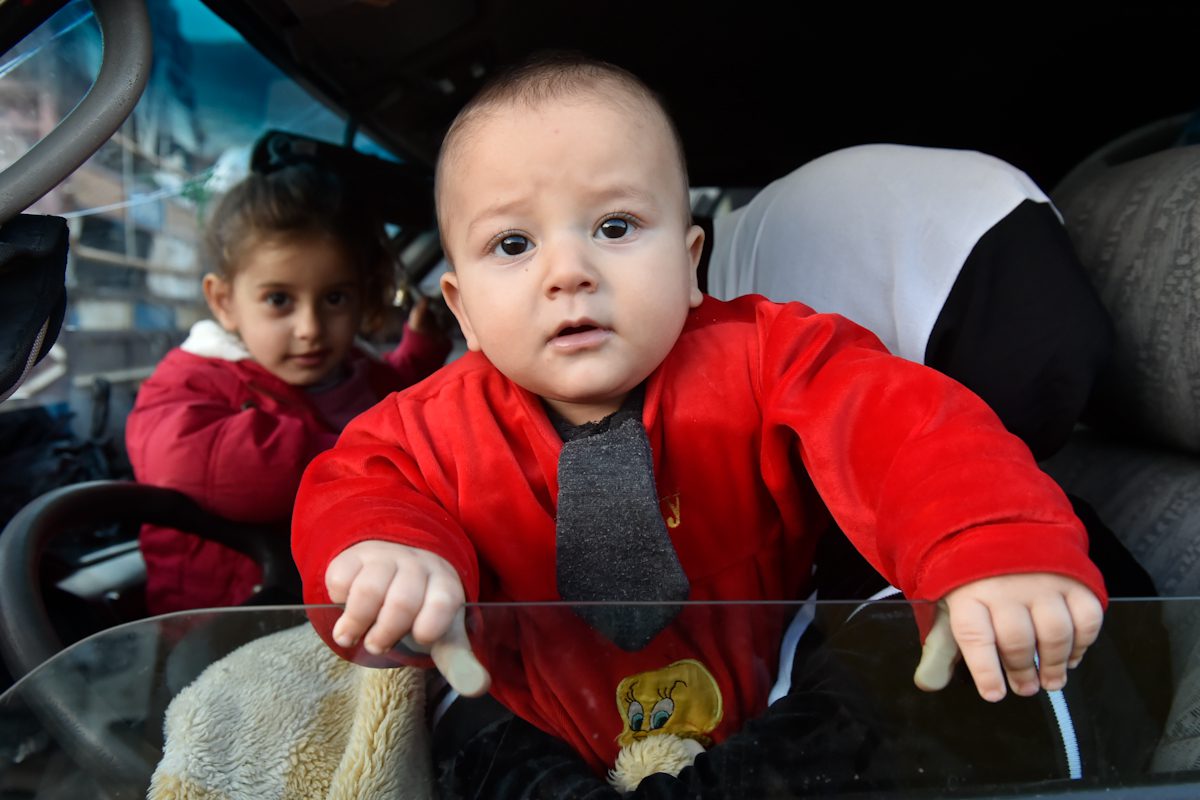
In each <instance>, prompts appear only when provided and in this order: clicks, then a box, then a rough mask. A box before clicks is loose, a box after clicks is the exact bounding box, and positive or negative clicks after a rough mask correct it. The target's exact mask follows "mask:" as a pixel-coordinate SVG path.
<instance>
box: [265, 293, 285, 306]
mask: <svg viewBox="0 0 1200 800" xmlns="http://www.w3.org/2000/svg"><path fill="white" fill-rule="evenodd" d="M263 301H264V302H266V304H267V305H269V306H271V307H272V308H283V307H284V306H286V305H287V304H288V296H287V295H286V294H284V293H283V292H271V293H270V294H268V295H267V296H266V297H264V298H263Z"/></svg>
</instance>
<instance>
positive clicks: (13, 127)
mask: <svg viewBox="0 0 1200 800" xmlns="http://www.w3.org/2000/svg"><path fill="white" fill-rule="evenodd" d="M146 5H147V11H148V13H149V17H150V24H151V29H152V33H153V38H154V50H153V52H154V61H153V69H152V72H151V76H150V80H149V83H148V84H147V87H146V90H145V92H144V93H143V95H142V97H141V99H140V100H139V102H138V103H137V105H136V107H135V108H134V111H133V113H132V114H131V115H130V117H129V118H128V119H127V120H126V121H125V123H124V124H123V125H122V126H121V129H120V130H119V131H118V132H117V133H116V135H114V136H113V137H112V138H111V139H110V140H109V141H108V142H107V143H106V144H104V145H103V146H102V147H101V148H100V149H99V151H97V152H96V153H95V154H94V155H93V156H92V157H91V158H90V159H88V161H87V162H85V163H84V164H83V165H82V166H81V167H80V168H79V169H78V170H76V171H75V172H74V173H73V174H72V175H71V176H70V177H69V178H67V179H66V180H65V181H63V182H62V184H60V185H59V186H58V187H56V188H55V189H54V190H52V191H51V192H49V193H48V194H46V195H45V196H44V197H43V198H41V199H40V200H39V201H38V202H37V203H36V204H35V205H34V206H33V207H31V208H30V209H29V213H40V214H55V215H58V216H61V217H65V218H66V219H67V221H68V226H69V228H70V252H69V262H68V267H67V289H68V301H69V305H68V308H67V316H66V320H65V325H64V331H63V334H62V336H61V337H60V339H59V342H58V344H57V346H56V347H55V349H54V351H53V353H52V354H51V355H50V357H48V358H47V359H45V360H44V361H43V362H42V363H41V364H39V365H38V367H37V368H36V369H35V371H34V372H33V373H32V374H31V375H30V376H29V378H28V379H27V380H26V382H25V384H24V385H22V386H21V387H20V389H19V390H18V391H17V393H16V395H15V396H14V397H13V398H12V399H11V400H10V401H9V402H7V403H6V404H5V411H12V410H15V409H18V408H21V407H22V406H31V405H40V406H44V407H51V408H53V407H55V406H56V405H57V406H61V407H62V408H63V410H65V409H66V408H67V407H68V406H69V407H70V410H71V411H73V412H74V413H75V415H76V416H77V418H79V419H88V418H89V416H90V412H91V411H92V402H91V395H92V394H93V393H94V388H95V386H96V385H97V382H98V381H101V382H104V385H105V386H106V389H105V391H106V392H109V391H111V397H110V398H106V406H111V409H108V408H106V411H107V412H108V413H109V414H110V415H111V422H112V426H113V432H114V433H115V434H116V436H117V438H119V437H120V429H121V427H122V421H123V419H124V416H125V414H126V413H127V412H128V409H129V407H130V406H131V405H132V398H133V393H134V390H135V388H136V385H137V382H138V381H140V380H141V379H143V378H145V377H147V376H148V375H149V374H150V372H151V371H152V370H153V368H154V366H155V365H156V364H157V362H158V360H159V359H160V358H161V357H162V355H163V354H164V353H165V352H166V351H167V350H168V349H169V348H170V347H172V346H173V345H175V344H178V343H179V342H180V341H182V339H183V336H184V335H185V334H186V331H187V330H188V328H189V327H190V326H191V325H192V324H193V323H194V322H195V321H197V320H199V319H203V318H206V317H207V316H208V310H207V307H206V306H205V303H204V300H203V297H202V295H201V277H202V274H203V272H204V265H203V263H202V258H201V247H200V244H201V241H200V240H201V230H202V226H203V221H204V217H205V212H206V209H207V208H208V205H209V201H210V199H212V198H213V197H214V196H215V195H217V194H218V193H220V192H222V191H223V190H224V189H226V188H227V187H229V186H230V185H232V184H233V183H234V182H236V181H237V180H238V179H239V178H241V177H242V176H244V175H245V174H246V172H247V171H248V169H249V156H250V151H251V147H252V145H253V144H254V142H255V141H256V139H257V138H258V137H259V136H261V135H262V134H263V133H264V132H265V131H267V130H270V129H275V130H282V131H287V132H291V133H296V134H302V135H305V136H310V137H313V138H316V139H320V140H323V141H330V142H336V143H343V142H344V140H345V137H346V131H347V123H346V121H345V120H344V119H343V118H342V117H340V116H339V115H337V114H335V113H334V112H333V111H331V110H330V109H329V108H328V107H327V106H325V105H324V104H322V103H321V102H320V101H319V100H318V99H316V98H314V97H313V96H312V95H311V94H309V93H308V92H307V91H306V90H305V89H304V88H303V87H302V86H300V85H299V84H298V83H296V82H295V81H294V80H292V79H291V78H289V77H287V76H286V75H285V74H284V73H283V72H282V71H280V70H279V69H278V68H277V67H276V66H275V65H273V64H272V63H271V62H270V61H268V60H267V59H266V58H265V57H264V56H263V55H262V54H261V53H259V52H258V51H257V50H255V49H254V48H252V47H251V46H250V45H249V44H248V43H247V42H246V41H245V40H244V39H243V38H242V37H241V36H240V34H238V33H237V32H236V31H234V30H233V29H232V28H231V27H229V26H228V25H227V24H225V22H223V21H222V20H221V19H220V18H219V17H217V16H216V15H215V14H213V12H212V11H210V10H209V9H208V8H207V7H206V6H205V5H204V4H203V3H202V2H200V0H149V2H147V3H146ZM100 56H101V41H100V31H99V28H98V26H97V24H96V22H95V19H94V17H93V15H92V10H91V6H90V5H89V4H88V3H87V2H84V0H72V2H69V3H67V4H66V6H64V7H63V8H62V9H61V10H59V11H58V12H57V13H56V14H55V15H54V16H52V17H51V18H50V19H49V20H47V21H46V22H45V23H44V24H43V25H42V26H41V27H40V28H39V29H38V30H37V31H35V32H34V33H33V34H31V35H30V36H27V37H26V38H25V39H24V40H23V41H22V42H21V43H20V44H19V45H18V46H17V47H15V48H13V49H12V50H11V51H9V52H8V53H5V54H4V56H3V60H2V61H0V92H2V93H3V97H4V98H5V101H4V103H3V104H0V169H2V168H4V167H5V166H7V165H9V164H11V163H13V162H14V161H15V160H16V159H18V158H19V157H20V156H21V155H23V154H24V153H25V152H27V151H28V150H29V149H30V148H31V147H32V146H33V145H34V144H35V143H36V142H37V141H39V140H40V139H41V138H42V137H44V136H45V135H46V134H47V133H49V132H50V131H51V130H52V129H53V128H54V126H55V125H56V124H58V122H59V121H60V120H62V119H63V117H65V116H66V114H67V113H68V112H69V111H70V110H71V109H72V108H73V107H74V106H75V105H76V104H77V103H78V102H79V100H80V99H81V98H82V97H83V96H84V94H85V93H86V92H87V90H88V88H89V87H90V85H91V83H92V81H93V80H94V78H95V76H96V73H97V71H98V69H99V64H100ZM353 139H354V142H353V144H354V146H355V147H356V148H357V149H360V150H363V151H366V152H370V153H372V154H374V155H378V156H383V157H389V158H392V157H391V156H389V155H388V154H387V153H386V152H384V151H383V150H382V149H381V148H379V147H378V146H377V145H376V144H375V143H374V142H372V141H371V140H370V139H369V138H367V137H366V136H363V135H356V136H354V137H353Z"/></svg>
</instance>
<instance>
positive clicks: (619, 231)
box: [596, 217, 634, 239]
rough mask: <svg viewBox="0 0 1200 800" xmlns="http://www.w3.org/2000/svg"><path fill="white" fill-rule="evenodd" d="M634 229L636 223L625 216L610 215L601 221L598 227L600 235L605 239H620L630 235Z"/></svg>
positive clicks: (597, 231)
mask: <svg viewBox="0 0 1200 800" xmlns="http://www.w3.org/2000/svg"><path fill="white" fill-rule="evenodd" d="M633 230H634V223H633V222H631V221H630V220H627V219H625V218H624V217H609V218H608V219H606V220H604V221H603V222H601V223H600V227H599V228H597V229H596V233H597V235H599V236H603V237H604V238H605V239H620V238H622V237H624V236H628V235H629V234H630V233H632V232H633Z"/></svg>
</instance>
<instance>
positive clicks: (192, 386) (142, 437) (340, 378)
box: [126, 166, 450, 614]
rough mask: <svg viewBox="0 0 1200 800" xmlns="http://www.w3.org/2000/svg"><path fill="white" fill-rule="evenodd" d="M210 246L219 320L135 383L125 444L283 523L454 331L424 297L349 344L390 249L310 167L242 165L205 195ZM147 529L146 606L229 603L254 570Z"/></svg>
mask: <svg viewBox="0 0 1200 800" xmlns="http://www.w3.org/2000/svg"><path fill="white" fill-rule="evenodd" d="M206 245H207V248H208V250H209V253H208V255H209V258H210V260H211V265H212V268H213V271H212V272H210V273H209V274H207V275H205V276H204V297H205V300H206V301H207V302H208V306H209V308H210V309H211V310H212V313H213V316H214V317H215V318H216V321H215V322H213V321H208V320H206V321H202V322H199V323H197V324H196V325H195V326H193V328H192V330H191V332H190V334H189V336H188V338H187V340H186V341H185V342H184V343H183V345H182V346H180V347H179V348H177V349H175V350H172V351H171V352H169V353H168V354H167V355H166V357H165V358H164V359H163V360H162V362H161V363H160V364H159V366H158V368H157V369H156V370H155V372H154V374H153V375H151V376H150V378H149V379H147V380H146V382H145V383H144V384H143V385H142V387H141V389H140V390H139V392H138V398H137V402H136V403H135V406H134V408H133V411H132V412H131V414H130V416H129V419H128V422H127V426H126V444H127V446H128V450H129V458H130V461H131V463H132V464H133V469H134V474H135V476H136V477H137V479H138V480H139V481H142V482H145V483H152V484H156V485H159V486H168V487H171V488H174V489H178V490H180V491H183V492H185V493H187V494H188V495H190V496H191V497H193V498H194V499H196V500H197V501H198V502H200V503H201V504H202V505H204V506H205V507H206V508H208V509H210V510H211V511H214V512H216V513H217V514H220V515H222V516H225V517H228V518H230V519H234V520H241V521H246V522H273V521H280V522H284V521H286V520H287V519H288V517H289V516H290V513H291V509H292V501H293V498H294V495H295V491H296V487H297V485H298V484H299V481H300V475H301V473H302V472H303V470H304V467H305V466H306V465H307V464H308V462H309V460H310V459H312V457H313V456H315V455H316V454H317V453H319V452H321V451H322V450H325V449H326V448H328V447H330V446H332V445H333V443H334V441H335V440H336V439H337V436H338V433H339V432H340V431H341V429H342V427H343V426H345V424H346V423H347V422H349V421H350V420H351V419H352V418H353V417H354V416H356V415H357V414H359V413H360V412H362V411H364V410H366V409H367V408H369V407H370V406H372V405H374V404H375V403H376V402H377V401H379V400H380V399H382V398H383V397H384V396H385V395H387V394H388V393H390V392H393V391H397V390H399V389H402V388H404V387H406V386H408V385H410V384H413V383H415V382H417V381H419V380H421V379H422V378H424V377H426V376H428V375H429V374H430V373H432V372H433V371H435V370H436V369H437V368H438V367H439V366H441V365H442V364H443V363H444V361H445V359H446V356H447V355H448V353H449V351H450V341H449V339H448V338H447V337H446V336H445V335H444V334H442V333H441V332H440V331H439V330H438V329H437V325H436V323H434V322H433V315H432V314H431V313H429V311H428V309H427V308H426V307H425V304H424V303H421V304H418V305H417V306H416V307H415V308H414V309H413V312H412V314H411V315H410V317H409V320H408V324H407V325H406V326H405V329H404V336H403V339H402V341H401V345H400V347H399V348H398V349H397V350H395V351H394V352H392V353H389V354H388V355H387V356H385V357H383V359H382V360H380V359H379V358H377V357H375V356H373V355H371V354H370V353H368V352H367V351H365V350H364V349H362V348H361V347H360V346H358V345H357V344H356V342H355V338H356V336H357V335H358V334H359V333H360V332H362V331H364V330H367V329H369V328H370V327H372V326H373V325H374V324H376V323H378V322H379V321H380V320H381V318H382V316H383V314H384V312H385V311H386V310H387V308H388V306H389V305H390V303H389V301H390V298H391V296H392V292H393V288H394V287H393V266H394V263H395V262H394V258H393V257H392V256H391V255H390V254H389V250H388V248H387V246H386V239H385V236H384V233H383V229H382V226H381V225H380V224H379V222H378V221H377V220H376V219H374V218H373V217H372V215H371V213H370V211H369V210H368V209H365V208H362V207H360V206H359V205H358V204H357V203H355V202H354V199H353V198H352V197H351V196H349V193H348V192H346V191H345V190H344V189H343V187H342V186H341V185H340V183H339V182H338V181H337V180H336V179H335V178H334V177H333V176H331V175H329V174H326V173H323V172H321V171H320V170H318V169H316V168H313V167H309V166H293V167H288V168H285V169H282V170H279V171H277V172H274V173H271V174H270V175H265V176H264V175H251V176H250V177H248V178H246V179H245V180H244V181H242V182H241V183H240V184H238V185H237V186H235V187H234V188H233V189H232V190H231V191H230V192H229V193H228V194H226V196H225V197H224V198H223V199H222V200H221V202H220V203H219V204H218V205H217V207H216V209H215V210H214V212H213V216H212V218H211V219H210V221H209V227H208V232H207V241H206ZM281 535H282V534H281ZM140 544H141V549H142V554H143V556H144V557H145V560H146V571H147V586H146V603H147V608H148V610H149V611H150V612H151V613H154V614H160V613H165V612H168V611H177V610H183V609H191V608H204V607H213V606H227V605H234V604H237V603H240V602H243V601H245V600H246V599H248V598H249V597H250V596H251V595H252V594H253V593H254V592H255V591H256V589H257V586H258V584H259V581H260V579H261V573H260V570H259V568H258V565H257V564H255V563H254V562H253V561H252V560H251V559H249V558H247V557H246V556H244V555H242V554H240V553H238V552H236V551H234V550H231V549H229V548H227V547H225V546H223V545H220V544H217V543H215V542H211V541H207V540H204V539H201V538H199V537H197V536H194V535H191V534H188V533H184V532H182V531H177V530H171V529H166V528H161V527H156V526H152V525H147V526H145V527H144V528H143V529H142V532H141V538H140Z"/></svg>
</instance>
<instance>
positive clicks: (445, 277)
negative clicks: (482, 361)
mask: <svg viewBox="0 0 1200 800" xmlns="http://www.w3.org/2000/svg"><path fill="white" fill-rule="evenodd" d="M441 286H442V297H444V298H446V305H447V306H449V307H450V313H452V314H453V315H454V318H455V319H456V320H458V327H460V328H462V332H463V338H464V339H466V340H467V349H468V350H474V351H476V352H478V351H479V350H480V347H479V339H478V338H477V337H476V336H475V329H474V328H473V327H472V326H471V318H470V315H469V314H468V313H467V309H466V306H464V305H463V301H462V293H461V292H459V290H458V275H457V274H455V273H454V272H452V271H451V272H444V273H442V279H441Z"/></svg>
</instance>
